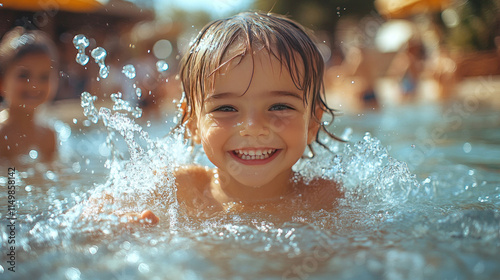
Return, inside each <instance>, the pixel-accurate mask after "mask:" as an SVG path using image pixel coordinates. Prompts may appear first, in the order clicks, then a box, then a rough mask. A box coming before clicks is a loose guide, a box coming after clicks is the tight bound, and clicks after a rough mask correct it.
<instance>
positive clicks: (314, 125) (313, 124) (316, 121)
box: [307, 106, 323, 145]
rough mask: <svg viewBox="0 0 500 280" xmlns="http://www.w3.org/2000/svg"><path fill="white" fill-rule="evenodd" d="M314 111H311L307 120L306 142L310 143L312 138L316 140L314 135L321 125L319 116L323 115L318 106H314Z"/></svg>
mask: <svg viewBox="0 0 500 280" xmlns="http://www.w3.org/2000/svg"><path fill="white" fill-rule="evenodd" d="M315 107H316V108H315V112H314V113H312V115H311V118H310V120H309V128H308V131H307V144H308V145H310V144H311V143H312V142H313V141H314V140H316V135H317V134H318V130H319V128H320V126H321V118H322V117H323V110H321V107H320V106H315Z"/></svg>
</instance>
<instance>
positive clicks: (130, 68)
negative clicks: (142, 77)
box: [122, 64, 135, 80]
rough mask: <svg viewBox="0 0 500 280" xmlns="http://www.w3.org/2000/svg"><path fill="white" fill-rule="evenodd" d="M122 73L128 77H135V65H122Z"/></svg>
mask: <svg viewBox="0 0 500 280" xmlns="http://www.w3.org/2000/svg"><path fill="white" fill-rule="evenodd" d="M122 73H123V74H125V76H126V77H127V78H129V79H131V80H132V79H133V78H135V67H134V65H132V64H127V65H125V66H123V69H122Z"/></svg>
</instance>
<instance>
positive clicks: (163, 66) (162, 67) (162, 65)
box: [156, 60, 168, 73]
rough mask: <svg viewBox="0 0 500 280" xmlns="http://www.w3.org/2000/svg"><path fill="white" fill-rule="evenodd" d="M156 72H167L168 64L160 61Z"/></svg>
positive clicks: (157, 63)
mask: <svg viewBox="0 0 500 280" xmlns="http://www.w3.org/2000/svg"><path fill="white" fill-rule="evenodd" d="M156 70H158V72H160V73H161V72H165V71H167V70H168V63H167V62H166V61H165V60H158V62H156Z"/></svg>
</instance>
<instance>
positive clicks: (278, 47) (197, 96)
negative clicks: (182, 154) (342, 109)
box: [180, 12, 337, 144]
mask: <svg viewBox="0 0 500 280" xmlns="http://www.w3.org/2000/svg"><path fill="white" fill-rule="evenodd" d="M259 51H265V52H267V53H268V55H269V57H270V58H271V57H274V58H276V59H277V60H278V61H279V62H280V63H281V67H282V69H281V70H282V71H287V72H288V73H289V75H290V76H291V78H292V81H293V83H294V85H295V87H296V88H297V89H299V90H300V91H302V92H303V102H304V103H305V104H306V105H307V106H309V107H310V108H314V109H311V110H310V112H311V114H312V116H311V117H312V119H313V120H314V121H315V122H317V124H318V126H319V127H321V129H322V130H323V131H325V132H326V133H327V134H328V135H330V136H331V137H333V138H335V139H337V138H336V137H334V136H333V135H331V134H330V133H329V132H328V131H326V129H325V127H324V126H323V124H322V122H321V117H322V114H323V113H324V112H327V113H328V114H330V115H331V117H332V120H333V110H332V109H330V108H329V107H328V106H327V105H326V103H325V96H324V85H323V73H324V61H323V57H322V55H321V53H320V52H319V50H318V48H317V47H316V45H315V43H314V42H313V40H312V39H311V37H310V35H309V34H308V31H306V30H305V28H303V27H302V26H301V25H300V24H298V23H296V22H294V21H292V20H290V19H288V18H286V17H284V16H280V15H275V14H269V13H258V12H245V13H241V14H238V15H236V16H233V17H230V18H227V19H222V20H216V21H214V22H212V23H210V24H208V25H207V26H205V27H204V28H203V29H202V30H201V32H200V33H199V35H198V36H197V38H196V39H195V40H194V42H193V43H192V44H191V45H190V48H189V50H188V52H187V53H186V55H185V56H184V58H183V60H182V62H181V71H180V78H181V82H182V84H183V89H184V93H185V99H186V100H185V102H186V105H185V106H184V111H183V117H182V119H181V122H182V124H185V122H186V121H188V120H190V119H193V118H194V119H196V118H197V117H198V116H197V115H198V114H199V112H200V110H201V108H202V106H203V104H204V100H205V99H206V97H207V94H208V93H210V92H213V91H214V89H215V87H217V85H216V84H215V80H216V77H217V75H219V74H221V71H222V70H223V69H225V68H227V67H228V66H227V65H228V64H231V63H236V64H237V63H239V61H241V60H242V59H243V57H245V56H252V57H253V55H254V54H255V53H256V52H259ZM250 83H251V80H250ZM248 86H250V84H248ZM317 132H319V130H318V131H317ZM316 141H317V142H318V137H316ZM318 143H319V142H318ZM320 144H321V143H320Z"/></svg>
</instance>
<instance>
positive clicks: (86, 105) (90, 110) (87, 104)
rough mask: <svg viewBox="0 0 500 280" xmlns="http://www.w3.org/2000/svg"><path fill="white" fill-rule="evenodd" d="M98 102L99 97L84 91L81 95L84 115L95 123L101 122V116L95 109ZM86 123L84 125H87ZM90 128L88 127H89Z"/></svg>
mask: <svg viewBox="0 0 500 280" xmlns="http://www.w3.org/2000/svg"><path fill="white" fill-rule="evenodd" d="M96 100H97V96H93V95H91V94H90V93H88V92H86V91H84V92H82V95H81V106H82V108H83V114H84V115H85V116H86V117H87V118H88V120H90V121H91V122H93V123H97V121H99V115H98V113H97V109H96V108H95V105H94V101H96ZM85 124H86V123H85V121H84V123H83V125H85ZM87 126H88V125H87Z"/></svg>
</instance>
